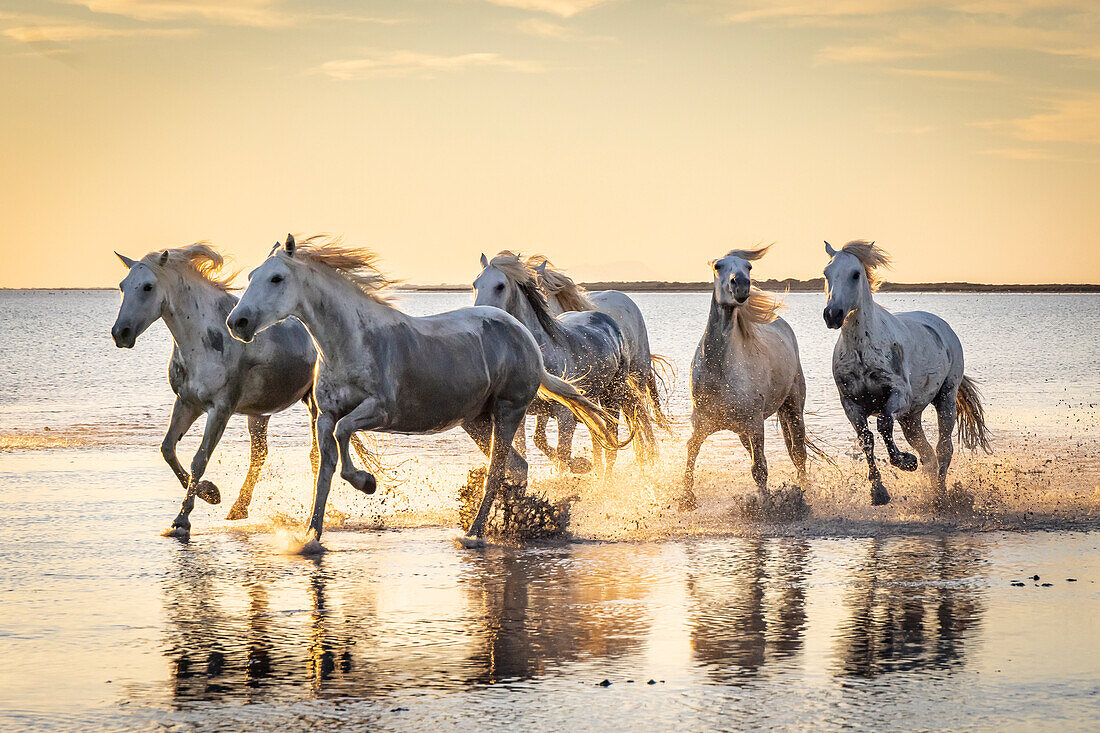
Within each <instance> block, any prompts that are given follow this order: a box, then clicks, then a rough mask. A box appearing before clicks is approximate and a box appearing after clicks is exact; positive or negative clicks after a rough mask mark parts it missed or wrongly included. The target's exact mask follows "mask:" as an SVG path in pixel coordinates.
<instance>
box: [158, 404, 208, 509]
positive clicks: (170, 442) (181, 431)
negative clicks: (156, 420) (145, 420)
mask: <svg viewBox="0 0 1100 733" xmlns="http://www.w3.org/2000/svg"><path fill="white" fill-rule="evenodd" d="M201 414H202V410H200V409H198V408H197V407H193V406H191V405H189V404H187V403H185V402H184V401H183V400H181V399H180V398H179V397H177V398H176V404H174V405H173V406H172V419H171V421H170V422H169V423H168V432H167V433H165V434H164V440H163V441H161V444H160V454H161V455H162V456H164V460H165V462H166V463H167V464H168V466H169V467H170V468H171V469H172V473H174V474H176V478H177V479H179V482H180V485H181V486H182V487H183V488H184V489H187V484H189V483H190V482H191V477H190V476H189V475H188V474H187V471H185V470H184V469H183V466H181V465H180V462H179V459H178V458H176V444H178V443H179V442H180V440H181V439H182V438H183V436H184V435H186V434H187V431H188V430H190V429H191V426H192V425H194V424H195V421H196V420H198V419H199V415H201Z"/></svg>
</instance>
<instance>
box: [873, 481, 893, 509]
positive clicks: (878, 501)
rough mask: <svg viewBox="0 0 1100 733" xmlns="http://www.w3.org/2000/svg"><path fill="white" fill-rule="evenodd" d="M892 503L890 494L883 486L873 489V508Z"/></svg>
mask: <svg viewBox="0 0 1100 733" xmlns="http://www.w3.org/2000/svg"><path fill="white" fill-rule="evenodd" d="M889 503H890V493H889V492H888V491H886V488H885V487H883V486H876V487H874V488H873V489H871V506H883V505H884V504H889Z"/></svg>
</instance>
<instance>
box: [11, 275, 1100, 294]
mask: <svg viewBox="0 0 1100 733" xmlns="http://www.w3.org/2000/svg"><path fill="white" fill-rule="evenodd" d="M755 284H756V285H757V286H758V287H760V288H761V289H762V290H770V291H789V292H792V293H820V292H822V291H824V289H825V279H824V278H820V277H819V278H814V279H813V280H791V279H788V280H760V281H758V282H756V283H755ZM581 286H582V287H584V288H585V289H586V290H621V291H623V292H626V293H708V292H710V290H711V287H712V286H711V283H709V282H664V281H659V280H640V281H629V282H628V281H608V282H590V283H581ZM115 289H116V288H0V291H48V290H53V291H80V290H115ZM395 290H397V291H399V292H413V293H468V292H470V290H472V288H471V287H470V286H469V285H403V286H400V287H398V288H395ZM880 290H881V292H884V293H1100V284H1097V283H1086V284H1072V283H1069V284H1067V283H1061V284H1060V283H1035V284H1030V285H1025V284H1020V285H1017V284H1009V285H993V284H990V283H967V282H939V283H894V282H885V283H883V284H882V287H881V288H880Z"/></svg>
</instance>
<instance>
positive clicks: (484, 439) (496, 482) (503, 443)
mask: <svg viewBox="0 0 1100 733" xmlns="http://www.w3.org/2000/svg"><path fill="white" fill-rule="evenodd" d="M526 409H527V405H525V404H521V403H519V402H514V401H511V400H504V399H500V398H498V399H497V400H496V403H495V404H494V405H493V410H492V414H491V416H482V417H479V418H476V419H474V420H467V421H466V422H465V423H463V425H462V427H463V429H465V430H466V432H467V433H469V434H470V437H472V438H473V439H474V441H475V442H476V443H477V444H478V447H479V448H481V450H482V451H483V452H485V453H486V454H487V455H488V457H489V470H488V471H487V472H486V476H485V493H484V496H483V497H482V499H481V507H480V508H479V509H478V512H477V516H475V517H474V521H473V523H472V524H471V525H470V531H469V533H468V534H467V535H466V537H465V538H464V540H463V544H465V545H466V546H470V547H474V546H478V545H482V544H484V540H482V539H481V537H482V535H483V534H484V533H485V524H486V522H487V521H488V519H489V510H490V509H491V508H492V506H493V500H494V499H495V498H496V495H497V492H498V491H499V490H500V487H501V484H502V483H503V481H504V476H505V473H510V474H512V478H513V480H520V481H525V480H526V479H527V470H526V469H527V465H526V464H527V461H525V460H524V459H523V458H522V457H520V455H519V454H518V453H516V451H515V449H514V448H513V447H512V440H513V438H514V437H515V434H516V429H517V428H518V427H519V423H520V421H521V420H523V417H524V414H525V413H526Z"/></svg>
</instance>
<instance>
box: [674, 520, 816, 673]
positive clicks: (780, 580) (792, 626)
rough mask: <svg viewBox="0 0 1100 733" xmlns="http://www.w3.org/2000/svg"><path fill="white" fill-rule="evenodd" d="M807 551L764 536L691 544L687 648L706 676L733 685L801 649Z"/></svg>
mask: <svg viewBox="0 0 1100 733" xmlns="http://www.w3.org/2000/svg"><path fill="white" fill-rule="evenodd" d="M808 554H809V548H808V546H807V544H806V543H805V542H802V541H793V540H765V539H762V538H755V539H751V540H747V541H746V543H745V544H743V545H736V546H733V545H731V544H730V543H728V542H723V543H721V544H718V545H714V546H708V545H694V546H691V547H689V549H688V568H689V571H688V577H687V589H688V595H689V598H690V600H691V606H690V611H689V622H690V627H691V628H690V635H691V652H692V657H693V659H694V660H695V662H696V663H697V664H699V665H700V666H701V667H703V668H704V669H705V670H706V672H707V674H708V676H710V677H711V678H712V679H714V680H715V681H718V682H723V683H734V684H736V683H738V682H740V681H743V680H744V679H745V678H748V677H752V676H755V675H756V674H757V673H759V672H760V670H761V669H763V668H764V667H765V666H766V665H767V664H769V663H771V662H778V661H780V660H783V659H787V658H790V657H793V656H795V655H796V654H797V653H798V652H799V651H800V650H801V648H802V643H803V631H804V629H805V626H806V576H807V572H806V564H807V563H806V560H807V555H808Z"/></svg>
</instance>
